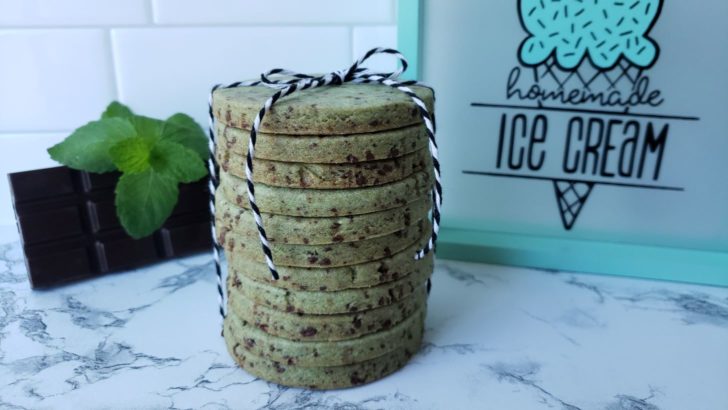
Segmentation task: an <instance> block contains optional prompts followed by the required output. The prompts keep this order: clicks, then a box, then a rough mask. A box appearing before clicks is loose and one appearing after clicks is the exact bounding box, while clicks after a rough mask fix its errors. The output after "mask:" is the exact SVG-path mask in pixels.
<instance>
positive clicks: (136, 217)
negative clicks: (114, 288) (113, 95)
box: [48, 101, 208, 239]
mask: <svg viewBox="0 0 728 410" xmlns="http://www.w3.org/2000/svg"><path fill="white" fill-rule="evenodd" d="M48 153H49V154H50V156H51V158H53V159H54V160H56V161H58V162H60V163H61V164H63V165H66V166H68V167H69V168H74V169H78V170H82V171H88V172H95V173H103V172H110V171H116V170H118V171H120V172H121V173H122V174H121V178H119V182H118V184H117V185H116V201H115V203H116V214H117V215H118V217H119V221H120V222H121V225H122V226H123V227H124V229H125V230H126V232H127V233H129V235H131V236H132V237H133V238H136V239H138V238H143V237H145V236H148V235H150V234H152V233H153V232H154V231H156V230H157V229H159V228H160V227H161V226H162V224H163V223H164V221H166V220H167V218H168V217H169V215H170V214H171V213H172V210H173V209H174V206H175V205H176V204H177V199H178V196H179V188H178V185H179V184H180V183H188V182H194V181H197V180H199V179H201V178H203V177H205V176H206V175H207V168H206V167H205V163H204V161H205V160H206V159H207V156H208V147H207V139H206V137H205V133H204V131H203V130H202V128H201V127H200V126H199V125H198V124H197V123H196V122H195V121H194V120H193V119H192V118H190V117H189V116H187V115H185V114H175V115H173V116H171V117H169V118H167V120H165V121H162V120H158V119H154V118H149V117H144V116H141V115H136V114H134V113H133V112H132V111H131V110H130V109H129V107H127V106H125V105H123V104H121V103H119V102H116V101H114V102H112V103H111V104H109V106H108V107H107V108H106V111H104V113H103V114H102V115H101V119H100V120H98V121H92V122H90V123H88V124H86V125H84V126H82V127H80V128H78V129H76V130H75V131H74V132H73V133H72V134H71V135H69V136H68V137H67V138H66V139H65V140H64V141H63V142H61V143H59V144H57V145H54V146H52V147H50V148H49V149H48Z"/></svg>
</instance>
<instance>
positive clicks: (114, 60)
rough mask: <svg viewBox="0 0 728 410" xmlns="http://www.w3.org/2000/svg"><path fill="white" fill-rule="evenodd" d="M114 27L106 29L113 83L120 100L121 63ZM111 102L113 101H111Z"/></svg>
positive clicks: (116, 95) (116, 98)
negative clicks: (118, 56) (117, 54)
mask: <svg viewBox="0 0 728 410" xmlns="http://www.w3.org/2000/svg"><path fill="white" fill-rule="evenodd" d="M113 30H114V29H113V28H111V27H109V28H108V29H107V30H106V39H107V41H108V46H109V47H108V48H109V51H108V53H109V55H108V58H109V59H110V61H111V85H112V87H113V89H114V96H115V98H114V100H117V101H118V100H120V99H121V85H120V84H119V68H120V67H119V64H118V61H117V58H116V51H115V48H116V47H115V46H114V36H113V33H112V32H113ZM109 102H111V101H109Z"/></svg>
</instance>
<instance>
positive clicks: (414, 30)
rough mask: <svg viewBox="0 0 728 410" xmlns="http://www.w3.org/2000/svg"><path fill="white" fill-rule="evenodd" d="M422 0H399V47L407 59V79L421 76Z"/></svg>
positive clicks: (404, 77) (405, 75)
mask: <svg viewBox="0 0 728 410" xmlns="http://www.w3.org/2000/svg"><path fill="white" fill-rule="evenodd" d="M421 10H422V1H421V0H397V49H398V50H399V51H400V52H401V53H402V55H404V57H405V58H406V59H407V64H408V65H409V66H408V67H407V71H405V73H404V74H403V75H402V78H403V79H405V80H417V79H419V78H420V26H421V18H422V16H421Z"/></svg>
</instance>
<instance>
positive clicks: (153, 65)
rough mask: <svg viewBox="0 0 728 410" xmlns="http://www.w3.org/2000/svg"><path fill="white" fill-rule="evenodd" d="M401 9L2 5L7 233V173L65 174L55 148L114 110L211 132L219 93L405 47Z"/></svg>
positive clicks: (0, 199) (262, 4)
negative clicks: (191, 122)
mask: <svg viewBox="0 0 728 410" xmlns="http://www.w3.org/2000/svg"><path fill="white" fill-rule="evenodd" d="M394 2H395V0H350V1H339V0H306V1H303V0H267V1H262V0H207V1H201V0H103V1H99V0H0V225H7V224H11V223H14V216H13V212H12V208H11V202H10V196H9V191H8V186H7V182H6V177H5V174H7V173H8V172H14V171H21V170H29V169H36V168H43V167H49V166H53V165H55V164H54V163H53V161H51V159H50V158H49V157H48V154H47V153H46V149H47V148H48V147H49V146H51V145H53V144H55V143H56V142H58V141H60V140H62V139H63V138H65V136H66V135H68V134H69V133H70V132H71V131H72V130H73V129H74V128H77V127H79V126H81V125H83V124H85V123H86V122H88V121H90V120H93V119H96V118H97V117H98V116H99V115H100V113H101V111H102V110H103V108H104V107H105V106H106V105H107V104H108V103H109V102H110V101H112V100H114V99H120V100H121V101H122V102H124V103H127V104H129V105H131V107H132V108H133V109H134V110H136V111H137V112H139V113H141V114H146V115H151V116H158V117H165V116H167V115H169V114H172V113H175V112H185V113H188V114H190V115H192V116H193V117H194V118H195V119H197V120H198V121H199V122H200V124H201V125H203V126H206V123H207V119H206V116H205V109H206V104H207V93H208V91H209V88H210V86H212V85H213V84H215V83H225V82H231V81H236V80H240V79H246V78H251V77H256V76H257V75H258V74H259V73H260V72H261V71H265V70H267V69H270V68H273V67H284V68H290V69H293V70H299V71H304V72H323V71H331V70H338V69H341V68H344V67H346V66H348V65H349V64H351V62H352V61H353V59H355V58H358V57H359V55H360V54H361V53H363V52H364V51H366V50H367V49H369V48H371V47H374V46H387V47H392V46H394V45H395V43H396V29H395V15H394V14H395V11H394ZM371 67H372V68H375V69H384V70H390V69H391V67H392V66H391V65H390V66H387V63H386V62H383V61H381V60H380V61H372V64H371Z"/></svg>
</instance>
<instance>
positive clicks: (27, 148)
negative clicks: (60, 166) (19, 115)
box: [0, 132, 69, 225]
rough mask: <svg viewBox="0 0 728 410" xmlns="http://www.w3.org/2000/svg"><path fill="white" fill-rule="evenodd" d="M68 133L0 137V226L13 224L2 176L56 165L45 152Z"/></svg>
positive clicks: (5, 182) (6, 184) (6, 189)
mask: <svg viewBox="0 0 728 410" xmlns="http://www.w3.org/2000/svg"><path fill="white" fill-rule="evenodd" d="M68 134H69V133H68V132H63V133H43V134H38V133H32V134H3V135H0V147H2V148H1V149H0V171H2V175H0V225H8V224H12V223H13V221H15V215H14V214H13V207H12V202H11V196H10V186H9V185H8V179H7V176H6V175H5V174H7V173H10V172H19V171H28V170H31V169H39V168H48V167H53V166H56V165H57V164H56V163H55V162H54V161H53V160H52V159H51V158H50V156H49V155H48V152H46V149H47V148H48V147H50V146H52V145H55V144H57V143H59V142H61V141H62V140H63V139H64V138H66V136H67V135H68Z"/></svg>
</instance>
